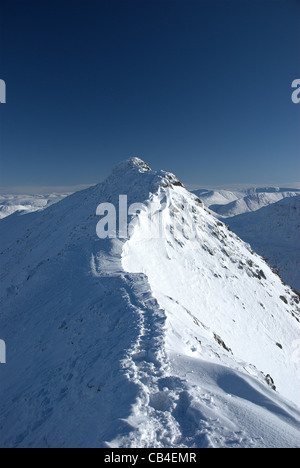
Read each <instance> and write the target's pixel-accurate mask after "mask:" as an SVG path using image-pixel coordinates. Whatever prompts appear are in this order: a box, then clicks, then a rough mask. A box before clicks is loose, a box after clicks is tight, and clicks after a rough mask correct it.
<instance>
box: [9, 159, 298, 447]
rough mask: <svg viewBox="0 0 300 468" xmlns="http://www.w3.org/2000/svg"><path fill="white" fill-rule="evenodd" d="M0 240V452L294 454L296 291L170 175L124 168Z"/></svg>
mask: <svg viewBox="0 0 300 468" xmlns="http://www.w3.org/2000/svg"><path fill="white" fill-rule="evenodd" d="M119 195H127V196H128V202H129V204H132V203H143V204H144V206H145V209H143V210H141V212H140V214H139V215H138V216H137V217H136V218H135V221H134V223H132V226H133V229H132V230H131V231H130V233H131V234H130V239H129V240H127V239H109V238H108V239H99V237H98V236H97V234H96V226H97V223H98V221H99V217H98V216H96V210H97V207H98V205H99V204H100V203H112V204H115V205H116V206H117V204H118V201H119ZM151 204H152V205H151ZM153 204H154V206H155V207H157V210H156V211H155V210H154V211H151V213H152V214H153V217H150V220H149V216H148V215H149V212H148V211H147V210H148V208H149V207H150V205H151V206H152V208H153ZM185 204H188V205H189V206H190V213H191V216H189V217H187V218H186V220H185V222H186V223H192V226H188V225H187V226H186V228H187V229H181V228H180V224H181V223H182V221H183V220H182V212H183V211H182V210H183V207H184V205H185ZM160 207H162V208H161V209H159V208H160ZM129 221H132V219H129ZM158 222H159V223H162V225H161V226H160V228H161V229H162V230H163V233H164V235H163V236H161V237H156V238H151V236H149V233H148V231H147V232H145V229H146V227H147V228H149V226H151V224H154V225H155V224H156V223H158ZM149 223H150V224H149ZM154 227H155V226H154ZM189 236H190V237H189ZM0 240H1V247H0V275H1V285H0V308H1V309H0V310H1V315H0V338H1V339H3V340H4V341H5V343H6V346H7V363H6V364H5V365H0V381H1V385H0V418H1V419H0V446H1V447H107V446H109V447H277V446H278V447H295V446H298V447H299V445H300V444H299V421H300V415H299V410H298V409H297V406H299V396H298V395H299V392H298V389H299V360H298V359H295V356H296V357H297V354H295V351H296V349H295V347H294V345H295V341H297V339H298V336H299V307H298V304H297V300H298V297H297V296H295V294H294V293H293V291H292V290H291V289H290V288H289V287H287V286H284V285H283V284H282V282H281V280H280V278H279V277H278V276H276V275H275V274H274V273H273V272H272V271H271V270H270V268H269V267H268V266H267V264H266V263H265V262H264V261H263V260H262V259H261V258H260V257H259V256H257V255H256V254H254V253H253V252H252V251H251V249H250V247H249V246H248V245H246V244H244V243H243V242H242V241H241V240H240V239H239V238H238V237H237V236H235V235H234V234H232V233H230V232H229V231H228V230H227V228H226V226H225V225H223V224H222V223H221V222H220V221H218V220H217V219H216V218H214V217H212V216H211V215H210V214H209V213H208V212H206V211H205V210H204V209H203V208H202V206H201V204H200V202H199V200H198V199H197V197H196V196H195V195H192V194H190V193H189V192H187V191H186V190H185V189H184V188H183V187H182V186H181V184H180V183H179V181H178V180H177V179H176V178H175V176H173V175H172V174H167V173H165V172H163V171H160V172H154V171H152V170H150V168H149V167H148V166H147V165H146V164H145V163H143V162H142V161H140V160H138V159H133V160H130V161H127V162H125V163H122V164H121V165H120V166H118V167H117V168H116V169H115V171H114V172H113V173H112V175H111V176H110V177H109V178H108V179H107V180H106V181H105V182H104V183H103V184H100V185H97V186H95V187H91V188H89V189H87V190H84V191H82V192H78V193H75V194H74V195H71V196H70V197H68V198H66V199H65V200H63V201H61V202H60V203H58V204H56V205H52V206H50V207H49V208H47V209H45V210H44V211H41V212H37V213H31V214H27V215H26V216H20V215H18V214H16V213H15V214H13V215H11V216H9V217H7V218H5V219H3V220H1V221H0ZM283 299H284V300H283ZM275 386H276V387H277V391H275V390H274V388H275Z"/></svg>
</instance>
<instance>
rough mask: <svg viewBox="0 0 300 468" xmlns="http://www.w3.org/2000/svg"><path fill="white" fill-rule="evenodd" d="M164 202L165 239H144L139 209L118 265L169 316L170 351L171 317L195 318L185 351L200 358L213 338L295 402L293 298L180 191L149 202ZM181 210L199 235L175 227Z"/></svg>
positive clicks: (298, 379)
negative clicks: (139, 278) (138, 276)
mask: <svg viewBox="0 0 300 468" xmlns="http://www.w3.org/2000/svg"><path fill="white" fill-rule="evenodd" d="M162 201H164V203H166V204H167V206H166V208H165V209H164V211H163V213H162V214H161V216H160V218H161V217H162V218H163V221H162V225H163V230H164V234H165V236H164V237H165V238H163V239H152V238H150V239H149V238H148V236H147V232H148V231H149V226H148V219H149V213H147V212H143V213H142V214H141V215H140V216H139V225H138V227H137V228H136V230H135V232H134V234H133V235H132V237H131V239H130V241H129V242H127V243H126V244H125V246H124V249H123V266H124V269H125V270H126V271H129V272H131V273H144V274H146V276H147V278H148V280H149V283H150V286H151V289H152V291H153V295H154V297H155V298H156V299H157V301H158V303H159V304H160V306H161V307H162V308H163V309H164V310H166V311H168V312H169V313H168V318H169V321H170V326H169V329H168V343H169V345H170V348H171V351H172V352H174V353H176V349H178V344H177V343H176V341H177V340H176V339H175V340H174V339H173V340H172V336H173V338H174V337H176V334H178V333H179V334H180V333H181V330H182V328H181V327H180V328H179V329H177V327H176V326H175V325H173V320H175V323H177V321H178V318H179V317H181V316H182V315H183V316H184V317H185V319H186V323H188V322H189V321H193V320H194V319H195V320H196V321H197V322H198V324H199V331H198V333H197V336H194V337H193V336H191V337H190V339H189V340H188V345H187V351H190V350H193V349H197V350H198V353H197V352H196V355H198V356H199V357H201V356H202V347H201V346H200V345H199V342H200V341H202V339H203V337H204V336H205V337H206V338H207V337H208V336H209V335H210V336H211V337H212V339H213V338H215V340H216V341H218V339H217V338H216V336H218V337H220V338H221V340H219V341H222V342H223V343H225V344H226V347H227V348H228V349H230V350H231V351H232V354H233V356H235V358H236V359H237V360H239V359H240V360H242V361H244V362H245V363H247V364H251V365H254V366H255V367H256V368H257V369H258V370H259V371H262V372H263V373H264V374H265V375H267V374H270V375H271V376H272V378H273V379H274V381H275V385H276V387H277V389H278V391H279V392H280V393H281V394H282V395H284V396H285V397H287V398H289V399H291V400H292V401H294V402H295V403H297V404H299V403H300V401H299V388H300V374H299V368H298V367H299V365H297V364H296V363H295V362H293V360H292V359H291V356H292V355H293V351H294V350H293V343H295V342H296V340H297V339H298V337H299V330H300V328H299V323H298V317H299V314H298V312H297V311H298V305H297V303H298V297H297V296H295V294H293V293H292V291H291V290H290V289H289V288H287V287H285V286H284V285H283V284H282V281H281V280H280V278H279V277H277V276H276V275H275V274H274V273H273V272H272V271H271V269H270V268H269V267H268V265H267V264H266V263H265V262H264V261H263V260H262V258H260V257H259V256H258V255H256V254H255V253H253V252H252V251H251V249H250V247H249V246H248V245H247V244H245V243H244V242H242V241H241V240H240V239H239V238H238V237H237V236H236V235H234V234H233V233H231V232H229V231H228V229H227V228H226V226H225V225H224V224H222V223H220V222H218V221H217V220H216V219H215V218H214V217H212V216H211V215H210V214H209V213H207V212H206V211H205V210H204V209H203V208H202V207H200V206H197V205H196V204H195V200H194V197H193V195H191V194H190V193H189V192H187V191H186V190H185V189H184V188H180V187H176V189H174V187H171V188H165V189H162V190H161V191H160V192H159V193H158V194H156V195H154V196H153V202H154V203H156V204H157V206H159V204H161V203H162ZM184 206H193V207H194V208H193V217H192V219H186V220H185V224H186V225H187V226H186V230H185V232H188V233H189V232H192V227H191V226H189V223H192V224H193V228H196V230H197V231H196V233H197V235H196V236H194V238H193V239H191V238H189V234H187V235H185V232H183V233H182V232H181V231H179V230H178V229H177V225H180V223H182V216H183V213H182V210H183V207H184ZM155 222H161V219H159V218H158V217H157V219H155V218H154V219H153V223H155ZM181 320H182V317H181ZM184 340H185V338H184ZM184 340H183V341H184ZM174 341H175V343H176V345H175V346H174V347H173V346H172V343H174ZM219 344H220V343H219ZM224 347H225V346H224ZM230 354H231V353H230Z"/></svg>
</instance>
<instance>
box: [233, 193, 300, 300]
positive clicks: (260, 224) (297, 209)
mask: <svg viewBox="0 0 300 468" xmlns="http://www.w3.org/2000/svg"><path fill="white" fill-rule="evenodd" d="M226 222H227V223H228V224H229V225H230V227H231V228H232V230H233V231H234V232H236V233H237V234H238V235H239V236H240V237H241V238H242V239H244V240H245V241H246V242H249V243H250V244H251V246H252V247H253V248H254V250H255V251H256V252H258V253H259V254H260V255H263V256H264V257H265V258H266V259H267V260H268V263H269V264H270V265H272V267H274V268H276V269H278V270H279V273H280V276H281V277H282V279H283V280H284V281H285V282H286V283H288V284H290V285H291V286H292V287H294V288H295V289H296V290H297V291H300V269H299V267H300V196H296V197H292V198H286V199H284V200H281V201H280V202H278V203H274V204H272V205H270V206H267V207H265V208H262V209H260V210H258V211H256V212H254V213H245V214H243V215H240V216H235V217H233V218H228V219H227V220H226Z"/></svg>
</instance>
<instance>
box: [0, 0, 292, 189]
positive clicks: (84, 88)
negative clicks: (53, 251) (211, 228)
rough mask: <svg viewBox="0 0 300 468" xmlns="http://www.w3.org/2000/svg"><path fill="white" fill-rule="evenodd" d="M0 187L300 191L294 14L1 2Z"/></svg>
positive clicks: (143, 4) (255, 4) (195, 6)
mask: <svg viewBox="0 0 300 468" xmlns="http://www.w3.org/2000/svg"><path fill="white" fill-rule="evenodd" d="M0 78H1V79H4V80H5V81H6V85H7V103H6V104H0V186H21V187H24V186H47V185H51V186H55V185H59V186H67V185H77V184H91V183H97V182H100V181H101V180H103V178H104V177H105V176H106V175H108V173H109V172H110V170H111V169H112V168H113V167H114V165H116V164H117V163H118V162H119V161H120V160H123V159H127V158H128V157H130V156H138V157H141V158H143V159H144V160H146V161H147V162H148V163H149V164H150V165H151V166H152V167H153V168H155V169H165V170H168V171H171V172H174V173H176V175H177V176H178V177H179V178H180V179H181V180H183V182H185V183H190V184H196V185H200V186H205V185H214V184H216V185H217V184H231V183H253V184H260V183H261V184H279V183H281V182H285V183H287V182H296V181H299V180H300V176H299V169H300V165H299V161H300V104H293V103H292V100H291V94H292V88H291V83H292V81H293V80H294V79H296V78H300V0H282V1H281V0H235V1H231V0H218V1H217V0H216V1H215V0H84V1H83V0H82V1H78V0H59V1H58V0H38V1H31V0H18V1H17V0H0Z"/></svg>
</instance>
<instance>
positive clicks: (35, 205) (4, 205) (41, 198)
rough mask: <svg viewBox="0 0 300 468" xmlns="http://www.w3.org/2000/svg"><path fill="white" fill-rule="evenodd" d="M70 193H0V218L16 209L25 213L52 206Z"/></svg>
mask: <svg viewBox="0 0 300 468" xmlns="http://www.w3.org/2000/svg"><path fill="white" fill-rule="evenodd" d="M68 195H70V193H47V194H45V195H0V219H3V218H6V216H10V215H11V214H13V213H15V212H16V211H21V212H23V214H25V213H32V212H34V211H39V210H42V209H44V208H47V206H50V205H52V204H54V203H57V202H58V201H60V200H62V199H63V198H65V197H67V196H68Z"/></svg>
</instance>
